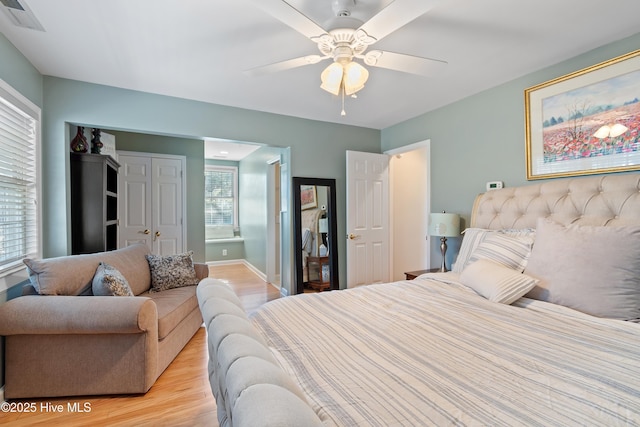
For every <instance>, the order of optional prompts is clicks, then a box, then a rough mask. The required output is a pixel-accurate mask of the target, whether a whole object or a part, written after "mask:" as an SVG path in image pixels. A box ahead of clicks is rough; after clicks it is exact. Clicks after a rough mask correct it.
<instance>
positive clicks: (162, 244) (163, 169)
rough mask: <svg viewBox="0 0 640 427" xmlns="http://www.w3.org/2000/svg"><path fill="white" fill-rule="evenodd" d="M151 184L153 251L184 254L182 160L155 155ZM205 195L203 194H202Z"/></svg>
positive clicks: (165, 253) (166, 253) (164, 253)
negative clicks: (156, 156)
mask: <svg viewBox="0 0 640 427" xmlns="http://www.w3.org/2000/svg"><path fill="white" fill-rule="evenodd" d="M151 167H152V171H153V179H152V183H151V188H152V196H151V200H152V203H153V210H152V214H153V236H152V239H153V249H152V251H153V253H156V254H159V255H172V254H177V253H181V252H182V249H183V244H182V210H183V206H182V205H183V202H182V162H181V161H180V160H178V159H163V158H154V159H153V161H152V165H151ZM203 197H204V196H203Z"/></svg>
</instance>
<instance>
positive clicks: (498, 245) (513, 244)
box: [465, 233, 533, 273]
mask: <svg viewBox="0 0 640 427" xmlns="http://www.w3.org/2000/svg"><path fill="white" fill-rule="evenodd" d="M532 246H533V238H531V237H529V236H523V237H512V236H509V235H506V234H502V233H493V234H489V235H487V236H486V237H485V238H484V239H483V240H482V242H481V243H480V244H479V245H478V246H477V247H476V248H475V249H474V251H473V253H472V254H471V257H470V258H469V260H468V261H467V265H466V266H465V267H468V266H469V265H470V264H472V263H474V262H476V261H478V260H479V259H489V260H491V261H494V262H497V263H498V264H501V265H504V266H505V267H508V268H510V269H512V270H517V271H518V272H519V273H522V272H523V271H524V268H525V267H526V266H527V261H528V260H529V256H530V255H531V247H532Z"/></svg>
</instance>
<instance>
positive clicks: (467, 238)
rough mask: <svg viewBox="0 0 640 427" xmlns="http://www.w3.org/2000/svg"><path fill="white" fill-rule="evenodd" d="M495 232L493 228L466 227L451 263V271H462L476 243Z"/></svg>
mask: <svg viewBox="0 0 640 427" xmlns="http://www.w3.org/2000/svg"><path fill="white" fill-rule="evenodd" d="M493 233H495V231H493V230H485V229H483V228H467V229H466V230H464V231H463V232H462V234H463V235H464V237H463V238H462V243H461V244H460V251H459V252H458V257H457V258H456V262H455V263H454V264H453V268H452V269H451V271H453V272H454V273H458V274H460V273H462V270H464V267H465V266H466V265H467V262H468V261H469V258H470V257H471V254H472V253H473V251H474V250H475V249H476V248H477V247H478V245H479V244H480V243H481V242H482V241H483V240H484V239H485V237H486V236H488V235H491V234H493Z"/></svg>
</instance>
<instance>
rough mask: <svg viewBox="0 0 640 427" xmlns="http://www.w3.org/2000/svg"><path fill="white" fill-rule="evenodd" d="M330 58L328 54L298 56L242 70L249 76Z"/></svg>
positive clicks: (315, 62) (288, 68) (275, 71)
mask: <svg viewBox="0 0 640 427" xmlns="http://www.w3.org/2000/svg"><path fill="white" fill-rule="evenodd" d="M328 58H330V56H320V55H307V56H301V57H300V58H293V59H288V60H286V61H281V62H276V63H274V64H269V65H264V66H262V67H257V68H252V69H250V70H246V71H244V74H246V75H248V76H250V77H256V76H263V75H265V74H271V73H277V72H278V71H284V70H290V69H292V68H297V67H302V66H304V65H310V64H317V63H318V62H320V61H323V60H325V59H328Z"/></svg>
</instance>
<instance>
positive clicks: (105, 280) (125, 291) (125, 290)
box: [91, 262, 134, 297]
mask: <svg viewBox="0 0 640 427" xmlns="http://www.w3.org/2000/svg"><path fill="white" fill-rule="evenodd" d="M91 289H92V291H93V295H97V296H110V295H114V296H122V297H132V296H134V295H133V292H132V291H131V287H130V286H129V282H127V279H125V278H124V276H123V275H122V273H120V272H119V271H118V269H117V268H115V267H113V266H112V265H109V264H107V263H106V262H101V263H100V264H98V268H97V269H96V274H95V275H94V276H93V281H92V282H91Z"/></svg>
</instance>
